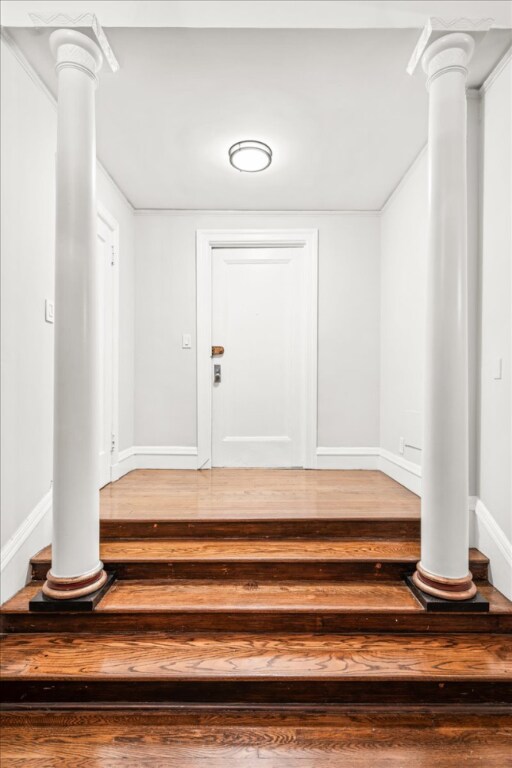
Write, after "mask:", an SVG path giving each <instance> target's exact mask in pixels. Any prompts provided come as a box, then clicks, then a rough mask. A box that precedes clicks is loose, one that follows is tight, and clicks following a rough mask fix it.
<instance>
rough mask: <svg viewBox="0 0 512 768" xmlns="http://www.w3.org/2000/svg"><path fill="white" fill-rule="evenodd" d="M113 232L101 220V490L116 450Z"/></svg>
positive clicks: (99, 279) (99, 298)
mask: <svg viewBox="0 0 512 768" xmlns="http://www.w3.org/2000/svg"><path fill="white" fill-rule="evenodd" d="M112 245H113V240H112V230H111V229H110V228H109V227H107V225H106V224H105V222H104V221H103V220H102V219H100V218H98V251H97V253H98V311H99V315H100V320H99V348H100V349H99V369H100V372H99V376H100V397H99V408H100V417H99V424H100V426H99V441H100V444H99V455H100V488H102V487H103V486H104V485H106V484H107V483H110V481H111V447H112V399H113V391H112V385H113V381H112V362H113V361H112V345H113V337H112V332H113V323H112V312H113V306H112V280H113V277H112V272H113V270H112Z"/></svg>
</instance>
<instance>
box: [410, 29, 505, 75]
mask: <svg viewBox="0 0 512 768" xmlns="http://www.w3.org/2000/svg"><path fill="white" fill-rule="evenodd" d="M493 23H494V19H491V18H484V19H468V18H458V19H441V18H439V17H437V16H435V17H434V16H433V17H431V18H429V20H428V21H427V23H426V25H425V27H424V28H423V31H422V33H421V35H420V37H419V39H418V42H417V43H416V46H415V48H414V51H413V53H412V56H411V58H410V59H409V64H408V65H407V72H408V74H409V75H413V74H414V73H415V72H416V71H417V69H418V67H419V64H420V62H423V60H424V57H425V54H426V52H427V50H428V49H429V48H431V47H432V45H433V44H434V43H435V42H437V41H438V40H441V39H443V38H446V37H452V36H453V35H458V34H461V35H463V36H465V37H470V38H471V39H472V40H473V47H474V45H475V44H476V43H478V42H479V41H480V39H481V38H482V37H483V36H484V35H485V34H486V33H487V32H488V31H489V29H490V28H491V27H492V25H493ZM447 47H450V46H449V43H447ZM438 52H440V50H438ZM470 59H471V55H469V57H468V59H467V62H466V64H467V63H469V60H470ZM425 71H426V70H425Z"/></svg>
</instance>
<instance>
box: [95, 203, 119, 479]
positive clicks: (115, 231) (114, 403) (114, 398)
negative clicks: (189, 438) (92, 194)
mask: <svg viewBox="0 0 512 768" xmlns="http://www.w3.org/2000/svg"><path fill="white" fill-rule="evenodd" d="M96 207H97V214H98V218H100V219H101V220H102V221H103V223H104V224H105V225H106V226H107V227H108V229H110V231H111V232H112V244H113V247H114V258H113V262H114V263H113V264H112V267H111V268H112V393H111V433H112V434H113V435H114V436H115V443H114V449H113V450H112V451H111V453H110V481H112V480H113V479H114V471H113V467H114V466H115V465H117V463H118V462H119V256H120V253H119V222H118V221H117V219H115V218H114V217H113V216H112V214H111V213H110V212H109V211H108V210H107V209H106V208H105V206H104V205H103V204H102V203H101V202H100V201H99V200H98V201H97V205H96Z"/></svg>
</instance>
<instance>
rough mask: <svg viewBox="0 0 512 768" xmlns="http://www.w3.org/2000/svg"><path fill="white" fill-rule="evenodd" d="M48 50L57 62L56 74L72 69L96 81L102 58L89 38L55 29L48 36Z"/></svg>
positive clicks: (78, 33)
mask: <svg viewBox="0 0 512 768" xmlns="http://www.w3.org/2000/svg"><path fill="white" fill-rule="evenodd" d="M50 48H51V50H52V53H53V55H54V56H55V58H56V60H57V63H56V65H55V69H56V70H57V72H59V71H60V70H61V69H64V68H65V67H72V68H74V69H78V70H79V71H81V72H84V73H85V74H86V75H88V76H89V77H91V78H92V79H93V80H94V81H95V82H96V81H97V79H98V78H97V73H98V72H99V71H100V69H101V65H102V63H103V56H102V53H101V50H100V48H99V46H98V45H96V43H95V42H94V40H92V39H91V38H90V37H87V35H84V34H83V33H82V32H77V30H76V29H56V30H55V32H52V34H51V35H50Z"/></svg>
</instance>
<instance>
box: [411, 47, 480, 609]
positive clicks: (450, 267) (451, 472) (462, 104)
mask: <svg viewBox="0 0 512 768" xmlns="http://www.w3.org/2000/svg"><path fill="white" fill-rule="evenodd" d="M474 46H475V42H474V39H473V37H472V36H471V35H469V34H465V33H461V32H458V33H453V34H445V35H443V36H441V37H439V38H438V39H437V40H435V41H434V42H433V43H431V44H430V45H429V46H428V47H427V48H426V50H425V52H424V53H423V56H422V65H423V69H424V71H425V73H426V75H427V88H428V91H429V129H428V152H429V232H428V238H429V239H428V267H427V286H426V296H427V298H426V306H427V314H426V328H427V336H426V361H425V362H426V364H425V394H424V442H423V489H422V500H421V562H419V563H418V565H417V570H416V573H415V574H414V576H413V581H414V583H415V585H416V586H417V587H418V588H419V589H420V590H422V591H423V592H426V593H427V594H430V595H434V596H435V597H441V598H444V599H446V600H455V601H456V600H467V599H469V598H471V597H473V596H474V595H475V594H476V587H475V585H474V584H473V581H472V575H471V573H470V571H469V557H468V547H469V509H468V494H469V481H468V461H469V458H468V330H467V329H468V319H467V179H466V139H467V135H466V133H467V131H466V77H467V67H468V64H469V61H470V59H471V56H472V54H473V50H474Z"/></svg>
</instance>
